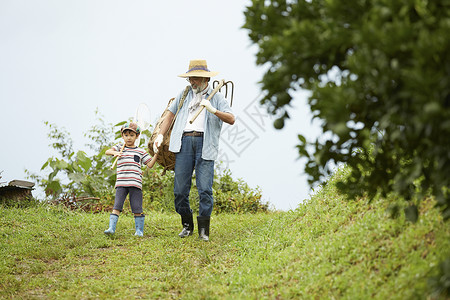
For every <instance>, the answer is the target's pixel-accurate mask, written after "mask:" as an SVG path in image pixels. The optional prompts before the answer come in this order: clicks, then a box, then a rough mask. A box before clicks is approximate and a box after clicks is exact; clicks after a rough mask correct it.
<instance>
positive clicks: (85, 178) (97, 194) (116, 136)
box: [27, 112, 268, 213]
mask: <svg viewBox="0 0 450 300" xmlns="http://www.w3.org/2000/svg"><path fill="white" fill-rule="evenodd" d="M96 115H97V123H98V124H96V125H94V126H92V127H91V129H90V130H89V131H88V133H87V134H85V136H87V137H88V138H89V140H90V141H91V143H90V144H88V145H87V147H88V148H90V149H91V150H92V151H93V153H94V154H93V155H89V154H87V153H86V152H85V151H81V150H80V151H75V150H74V149H73V146H72V145H73V142H72V140H71V138H70V134H69V133H68V132H66V131H65V130H64V129H62V130H61V129H59V128H58V127H57V126H56V125H55V124H50V123H48V122H45V124H46V125H47V126H48V128H49V129H50V132H49V134H48V137H49V138H50V140H51V141H52V143H51V144H50V146H51V147H53V148H54V149H55V150H57V151H58V153H59V157H51V158H49V159H48V160H47V161H46V162H45V163H44V165H43V166H42V168H41V171H42V172H44V171H47V172H48V174H43V175H42V174H33V173H30V172H29V171H27V173H28V177H29V178H31V179H33V180H34V181H35V182H36V183H37V185H38V186H40V187H41V188H43V189H44V191H45V193H46V196H47V198H46V199H45V200H46V201H47V202H49V203H51V204H55V205H63V206H65V207H67V208H69V209H72V210H83V211H92V212H99V211H103V210H106V211H111V210H112V207H113V206H114V198H115V190H114V185H115V180H116V172H115V170H110V166H111V164H112V161H113V160H112V159H111V157H107V156H106V155H105V151H106V150H107V149H109V148H111V146H112V145H114V144H116V143H118V142H120V141H121V135H120V126H121V125H122V124H123V123H124V122H120V123H118V124H116V125H115V126H113V125H112V124H106V123H105V122H104V121H103V119H102V118H101V116H100V115H99V113H98V112H96ZM142 136H143V137H144V139H141V141H140V147H141V148H145V147H146V146H145V145H147V141H146V140H148V138H149V137H150V131H149V130H146V131H143V132H142ZM111 141H113V143H111ZM162 174H163V167H162V166H160V165H158V164H155V165H154V167H153V168H152V169H148V168H147V167H146V166H145V167H144V169H143V185H142V190H143V208H144V210H145V211H160V212H173V211H174V204H173V182H174V173H173V171H167V172H165V175H162ZM192 187H193V188H192V189H191V194H190V201H191V207H192V209H193V210H194V212H197V211H198V193H197V189H196V184H195V177H194V178H193V182H192ZM213 192H214V198H215V201H216V203H215V210H214V211H215V212H216V213H221V212H228V213H246V212H261V211H267V210H268V204H266V203H263V202H262V200H261V192H260V190H259V188H256V189H252V188H250V187H249V186H248V185H247V184H246V183H245V182H244V181H243V180H242V179H239V180H237V181H235V180H233V178H232V177H231V172H230V171H229V170H226V171H225V172H224V173H223V174H222V175H221V174H219V175H217V174H216V175H215V177H214V185H213ZM124 212H125V213H128V212H131V209H130V206H129V202H128V201H126V202H125V206H124Z"/></svg>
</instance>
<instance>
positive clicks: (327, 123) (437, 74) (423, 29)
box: [243, 0, 450, 219]
mask: <svg viewBox="0 0 450 300" xmlns="http://www.w3.org/2000/svg"><path fill="white" fill-rule="evenodd" d="M245 17H246V23H245V25H244V26H243V27H244V28H246V29H248V30H249V37H250V38H251V40H252V42H253V43H254V44H256V45H258V47H259V51H258V53H257V64H259V65H264V66H266V67H267V71H266V72H265V74H264V76H263V78H262V81H261V83H262V89H263V90H265V91H266V96H265V98H264V99H263V100H262V101H261V102H262V104H264V105H266V106H267V107H268V110H269V111H270V112H271V113H273V114H277V115H278V116H279V119H277V120H276V121H275V123H274V126H275V127H276V128H282V127H283V124H284V121H285V120H286V119H287V118H289V107H290V106H291V104H292V103H293V101H294V100H293V98H292V96H291V94H292V92H293V91H295V90H298V89H306V90H310V91H311V96H310V97H309V99H308V102H309V105H310V107H311V111H312V113H313V117H314V118H317V119H319V120H320V121H321V126H322V129H323V133H324V135H323V136H322V137H321V138H318V139H317V140H315V141H313V142H310V141H306V139H305V138H304V137H303V136H302V135H299V145H298V150H299V154H300V156H302V157H305V158H306V160H307V162H306V167H305V171H306V173H308V174H309V181H310V183H311V184H312V183H315V182H323V181H325V180H326V178H327V177H328V175H329V174H330V173H331V172H332V166H333V165H336V164H339V163H345V164H347V165H348V166H349V167H350V168H351V170H352V172H351V175H350V176H349V177H348V178H347V180H345V181H343V182H342V183H341V184H340V188H341V189H342V190H344V191H346V192H347V193H348V194H349V195H351V196H356V195H362V194H364V193H367V194H368V195H369V196H374V195H376V194H381V195H382V196H386V195H387V194H390V193H397V194H398V195H400V196H401V197H403V198H404V199H406V200H408V201H410V202H411V206H410V207H408V208H407V210H405V212H406V213H407V215H408V216H409V217H410V218H411V219H414V218H415V216H417V208H416V206H415V205H414V204H413V203H415V201H417V200H420V199H421V198H422V197H423V194H425V193H431V194H432V195H433V196H435V197H436V199H437V201H438V203H439V205H440V206H441V207H442V212H443V216H444V218H445V219H448V218H449V217H450V198H449V193H450V191H449V189H448V187H449V186H450V176H449V174H450V35H449V34H448V33H449V32H450V1H448V0H435V1H427V0H407V1H390V0H356V1H351V2H348V1H344V0H303V1H300V0H298V1H276V0H273V1H269V0H253V1H252V4H251V5H250V6H249V7H247V9H246V11H245Z"/></svg>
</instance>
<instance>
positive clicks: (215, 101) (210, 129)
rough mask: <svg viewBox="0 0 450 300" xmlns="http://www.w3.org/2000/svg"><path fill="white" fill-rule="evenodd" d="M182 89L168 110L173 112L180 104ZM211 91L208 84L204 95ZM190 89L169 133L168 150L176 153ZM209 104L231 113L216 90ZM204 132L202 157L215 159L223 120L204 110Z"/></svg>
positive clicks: (190, 93)
mask: <svg viewBox="0 0 450 300" xmlns="http://www.w3.org/2000/svg"><path fill="white" fill-rule="evenodd" d="M183 92H184V89H183V91H181V92H180V93H179V94H178V96H177V97H176V98H175V101H173V102H172V105H171V106H170V107H169V110H170V111H171V112H172V113H173V114H176V113H177V109H178V105H179V104H180V100H181V96H182V95H183ZM211 92H212V88H211V87H210V86H208V92H207V93H206V95H207V96H206V97H208V96H209V95H210V94H211ZM193 94H194V93H193V92H192V89H191V90H190V91H189V92H188V94H187V96H186V99H185V100H184V103H183V106H182V107H181V109H180V112H179V113H178V116H177V118H176V120H175V123H174V125H173V129H172V133H171V135H170V145H169V151H171V152H174V153H178V152H180V149H181V138H182V136H183V130H184V127H185V125H186V122H187V118H188V115H189V109H188V108H189V103H190V102H191V101H192V99H193ZM211 105H212V106H213V107H215V108H216V109H217V110H220V111H222V112H226V113H233V111H232V110H231V107H230V105H229V104H228V101H227V100H226V99H225V97H224V96H223V95H222V94H221V93H220V92H217V93H216V94H215V95H214V96H213V97H212V99H211ZM205 118H206V120H205V123H206V125H205V132H204V134H203V149H202V158H203V159H205V160H216V159H217V156H218V155H219V139H220V131H221V130H222V124H223V121H222V120H220V119H219V118H218V117H217V116H216V115H213V114H211V113H210V112H208V111H206V116H205Z"/></svg>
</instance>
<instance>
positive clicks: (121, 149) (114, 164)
mask: <svg viewBox="0 0 450 300" xmlns="http://www.w3.org/2000/svg"><path fill="white" fill-rule="evenodd" d="M124 148H125V143H123V146H122V148H120V153H122V152H123V149H124ZM118 160H119V156H117V157H116V159H115V160H114V163H113V165H112V166H111V170H112V169H114V167H115V166H116V164H117V161H118Z"/></svg>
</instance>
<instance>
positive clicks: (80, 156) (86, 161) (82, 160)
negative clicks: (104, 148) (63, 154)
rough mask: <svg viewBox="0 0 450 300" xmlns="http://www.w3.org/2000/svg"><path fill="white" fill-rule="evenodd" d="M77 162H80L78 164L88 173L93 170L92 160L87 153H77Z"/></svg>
mask: <svg viewBox="0 0 450 300" xmlns="http://www.w3.org/2000/svg"><path fill="white" fill-rule="evenodd" d="M77 160H78V164H79V165H80V166H81V167H82V168H83V169H84V170H85V171H88V170H89V169H90V168H91V166H92V162H91V159H90V158H89V157H87V155H86V153H84V152H83V151H78V152H77Z"/></svg>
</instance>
